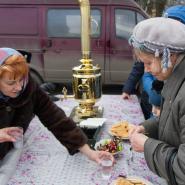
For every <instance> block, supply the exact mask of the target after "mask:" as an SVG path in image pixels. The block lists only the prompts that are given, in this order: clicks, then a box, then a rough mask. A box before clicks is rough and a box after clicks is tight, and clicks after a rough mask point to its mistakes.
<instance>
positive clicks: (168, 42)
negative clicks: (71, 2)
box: [129, 17, 185, 70]
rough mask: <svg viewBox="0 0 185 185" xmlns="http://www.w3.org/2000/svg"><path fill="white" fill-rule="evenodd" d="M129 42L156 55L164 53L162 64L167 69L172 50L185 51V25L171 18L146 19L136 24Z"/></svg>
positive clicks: (176, 51)
mask: <svg viewBox="0 0 185 185" xmlns="http://www.w3.org/2000/svg"><path fill="white" fill-rule="evenodd" d="M129 42H130V44H131V45H132V46H133V47H134V48H138V49H140V50H142V51H146V52H150V53H153V54H155V56H156V57H158V56H159V55H162V63H161V65H162V68H163V70H166V69H167V68H168V67H169V66H170V65H171V61H170V53H171V52H172V53H183V52H185V25H184V24H182V23H181V22H179V21H177V20H174V19H171V18H164V17H155V18H150V19H146V20H144V21H141V22H140V23H138V24H137V25H136V26H135V28H134V30H133V34H132V36H131V38H130V39H129Z"/></svg>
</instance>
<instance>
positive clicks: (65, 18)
mask: <svg viewBox="0 0 185 185" xmlns="http://www.w3.org/2000/svg"><path fill="white" fill-rule="evenodd" d="M91 16H92V17H93V19H94V20H95V22H96V23H97V24H98V28H99V29H97V25H96V24H94V23H91V25H92V26H91V33H92V37H99V35H100V32H101V30H100V25H101V12H100V10H98V9H94V10H91ZM80 21H81V17H80V10H79V9H49V10H48V14H47V34H48V37H67V38H80V36H81V31H80V29H81V23H80ZM93 22H94V21H93Z"/></svg>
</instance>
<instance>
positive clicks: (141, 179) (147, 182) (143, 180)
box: [111, 176, 153, 185]
mask: <svg viewBox="0 0 185 185" xmlns="http://www.w3.org/2000/svg"><path fill="white" fill-rule="evenodd" d="M118 178H120V177H118ZM127 179H128V180H133V181H138V182H142V183H144V185H153V183H151V182H150V181H148V180H146V179H144V178H143V177H138V176H129V177H127ZM116 180H117V179H116ZM116 180H114V181H113V182H112V183H111V185H116Z"/></svg>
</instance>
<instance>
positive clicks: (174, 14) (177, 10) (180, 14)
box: [164, 5, 185, 24]
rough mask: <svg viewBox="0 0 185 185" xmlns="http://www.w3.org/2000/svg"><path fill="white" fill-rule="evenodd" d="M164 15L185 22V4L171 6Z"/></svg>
mask: <svg viewBox="0 0 185 185" xmlns="http://www.w3.org/2000/svg"><path fill="white" fill-rule="evenodd" d="M164 16H165V17H169V18H172V19H176V20H178V21H180V22H182V23H183V24H185V6H184V5H176V6H171V7H169V8H167V9H166V10H165V12H164Z"/></svg>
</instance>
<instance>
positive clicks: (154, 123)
mask: <svg viewBox="0 0 185 185" xmlns="http://www.w3.org/2000/svg"><path fill="white" fill-rule="evenodd" d="M158 124H159V123H158V120H157V119H155V118H150V119H148V120H146V121H144V122H142V123H141V125H143V126H144V128H145V134H146V135H147V136H148V137H151V138H154V139H157V138H158Z"/></svg>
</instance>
